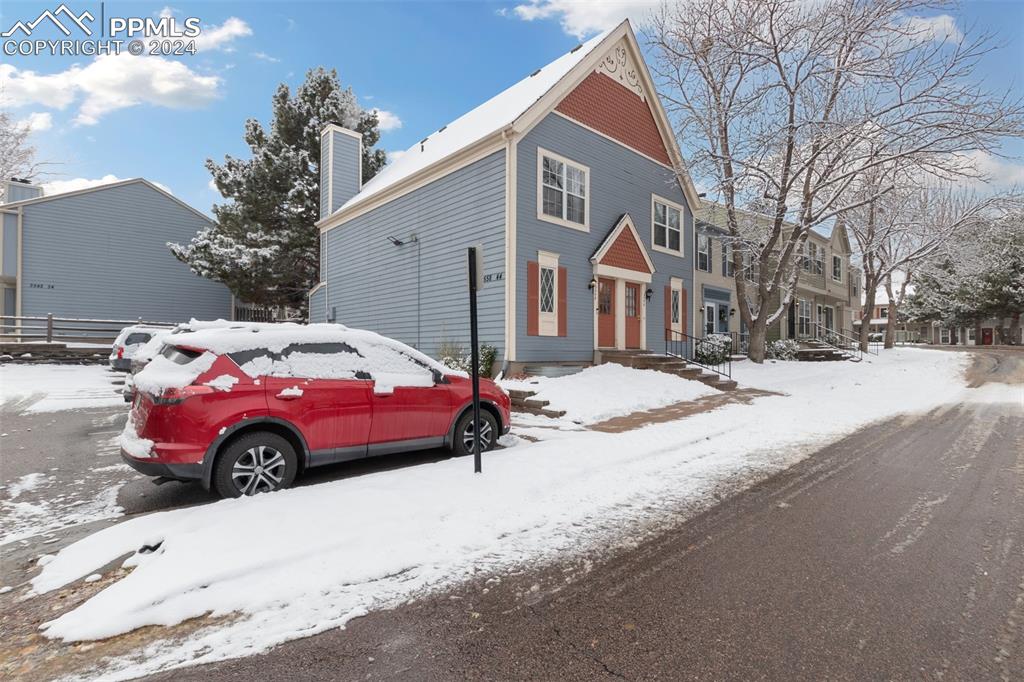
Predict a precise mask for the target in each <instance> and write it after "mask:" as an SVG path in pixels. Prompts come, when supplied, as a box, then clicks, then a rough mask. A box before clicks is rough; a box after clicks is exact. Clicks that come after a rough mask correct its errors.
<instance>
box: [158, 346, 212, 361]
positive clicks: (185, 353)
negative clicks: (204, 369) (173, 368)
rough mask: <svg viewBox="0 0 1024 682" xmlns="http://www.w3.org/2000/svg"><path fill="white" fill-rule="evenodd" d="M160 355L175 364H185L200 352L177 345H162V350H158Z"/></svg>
mask: <svg viewBox="0 0 1024 682" xmlns="http://www.w3.org/2000/svg"><path fill="white" fill-rule="evenodd" d="M160 355H162V356H164V357H165V358H167V359H168V360H170V361H171V362H173V363H174V364H176V365H187V364H188V363H190V362H192V361H193V360H195V359H196V358H198V357H199V356H200V355H202V353H200V352H199V351H197V350H192V349H191V348H180V347H178V346H170V345H167V346H164V348H163V350H161V351H160Z"/></svg>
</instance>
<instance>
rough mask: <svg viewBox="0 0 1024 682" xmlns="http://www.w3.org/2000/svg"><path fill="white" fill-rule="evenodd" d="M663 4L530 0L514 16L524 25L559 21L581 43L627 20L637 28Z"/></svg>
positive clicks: (618, 0)
mask: <svg viewBox="0 0 1024 682" xmlns="http://www.w3.org/2000/svg"><path fill="white" fill-rule="evenodd" d="M660 4H661V0H605V1H604V2H582V1H581V0H528V1H527V2H525V3H523V4H521V5H516V6H515V8H514V10H513V12H514V13H515V16H517V17H519V18H520V19H522V20H523V21H536V20H538V19H558V20H559V21H560V23H561V25H562V30H563V31H565V32H566V33H568V34H569V35H571V36H576V37H577V38H579V39H581V40H582V39H583V38H585V37H587V36H589V35H593V34H595V33H600V32H601V31H606V30H608V29H610V28H614V27H615V26H617V25H618V24H619V23H620V22H622V20H623V19H627V18H628V19H629V20H630V21H631V22H633V25H634V28H637V27H639V26H640V25H642V24H643V23H644V22H645V21H646V20H647V18H648V17H649V16H650V14H651V11H652V10H655V9H657V8H658V7H659V6H660ZM506 14H507V13H506ZM503 16H504V15H503Z"/></svg>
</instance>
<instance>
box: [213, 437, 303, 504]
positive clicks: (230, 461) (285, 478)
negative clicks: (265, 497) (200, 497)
mask: <svg viewBox="0 0 1024 682" xmlns="http://www.w3.org/2000/svg"><path fill="white" fill-rule="evenodd" d="M298 469H299V459H298V457H297V456H296V454H295V448H293V447H292V445H291V443H289V442H288V441H287V440H285V439H284V438H282V437H281V436H279V435H277V434H276V433H270V432H269V431H256V432H254V433H247V434H245V435H244V436H242V437H241V438H238V439H237V440H235V441H233V442H232V443H231V444H230V445H228V447H227V448H225V449H224V451H223V452H221V454H220V456H219V457H217V463H216V464H215V465H214V468H213V488H214V490H215V491H216V492H217V494H218V495H220V496H221V497H242V496H243V495H255V494H257V493H263V492H274V491H276V490H281V489H282V488H287V487H288V486H290V485H291V484H292V481H294V480H295V474H296V473H298Z"/></svg>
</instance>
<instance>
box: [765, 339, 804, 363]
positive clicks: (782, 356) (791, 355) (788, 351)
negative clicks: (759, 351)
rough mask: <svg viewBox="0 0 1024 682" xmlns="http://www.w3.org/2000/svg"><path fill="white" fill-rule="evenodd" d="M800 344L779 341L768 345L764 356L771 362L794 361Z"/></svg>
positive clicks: (792, 341) (783, 340)
mask: <svg viewBox="0 0 1024 682" xmlns="http://www.w3.org/2000/svg"><path fill="white" fill-rule="evenodd" d="M798 350H800V344H799V343H797V342H796V341H794V340H793V339H779V340H778V341H772V342H770V343H769V344H768V346H767V349H766V352H765V356H766V357H768V358H770V359H772V360H796V352H797V351H798Z"/></svg>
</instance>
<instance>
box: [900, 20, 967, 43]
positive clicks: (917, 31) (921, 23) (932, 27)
mask: <svg viewBox="0 0 1024 682" xmlns="http://www.w3.org/2000/svg"><path fill="white" fill-rule="evenodd" d="M907 28H908V29H909V30H910V31H911V32H912V33H913V34H914V35H915V36H916V37H917V38H918V39H920V40H923V41H936V42H945V41H947V40H949V41H951V42H957V41H959V40H962V39H963V37H964V34H963V33H962V32H961V31H960V29H959V28H957V25H956V19H954V18H953V17H951V16H950V15H948V14H937V15H935V16H933V17H908V18H907Z"/></svg>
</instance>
